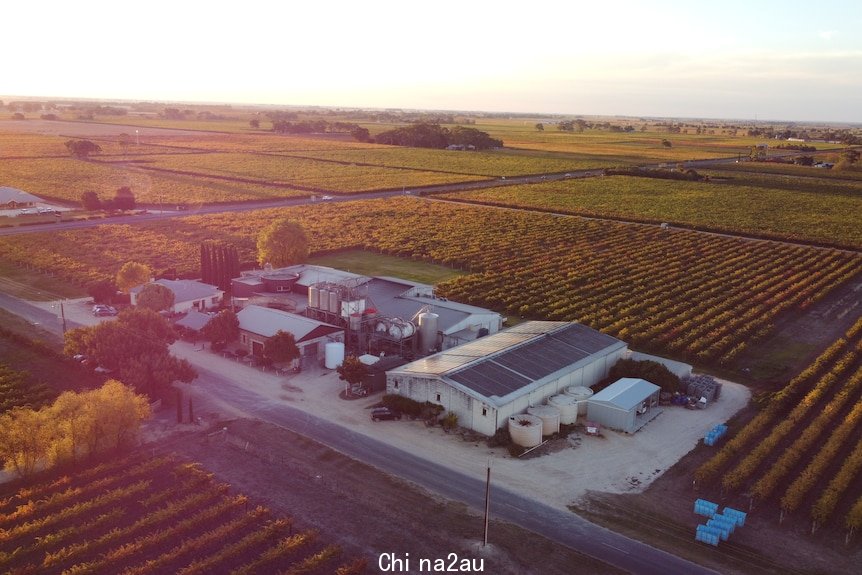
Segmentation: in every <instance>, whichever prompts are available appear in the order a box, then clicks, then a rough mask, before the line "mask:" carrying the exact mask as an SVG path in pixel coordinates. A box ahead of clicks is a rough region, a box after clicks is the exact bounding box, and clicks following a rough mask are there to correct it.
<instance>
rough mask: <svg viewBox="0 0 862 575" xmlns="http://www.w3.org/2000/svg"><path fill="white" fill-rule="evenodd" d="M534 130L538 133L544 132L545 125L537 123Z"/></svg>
mask: <svg viewBox="0 0 862 575" xmlns="http://www.w3.org/2000/svg"><path fill="white" fill-rule="evenodd" d="M536 129H537V130H538V131H540V132H544V131H545V125H544V124H543V123H541V122H539V123H538V124H536Z"/></svg>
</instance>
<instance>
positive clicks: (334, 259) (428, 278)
mask: <svg viewBox="0 0 862 575" xmlns="http://www.w3.org/2000/svg"><path fill="white" fill-rule="evenodd" d="M308 263H310V264H315V265H320V266H329V267H332V268H336V269H340V270H345V271H348V272H353V273H355V274H360V275H365V276H390V277H397V278H403V279H407V280H413V281H416V282H420V283H424V284H431V285H434V284H437V283H439V282H443V281H446V280H449V279H452V278H455V277H457V276H459V275H462V272H460V271H458V270H454V269H452V268H449V267H446V266H441V265H436V264H431V263H427V262H421V261H417V260H412V259H408V258H400V257H396V256H389V255H385V254H378V253H374V252H369V251H365V250H348V251H344V252H337V253H334V254H327V255H322V256H313V257H310V258H309V259H308Z"/></svg>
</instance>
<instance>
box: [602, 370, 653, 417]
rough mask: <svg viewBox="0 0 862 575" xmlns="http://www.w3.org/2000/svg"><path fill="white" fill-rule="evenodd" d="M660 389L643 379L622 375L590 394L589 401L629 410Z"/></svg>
mask: <svg viewBox="0 0 862 575" xmlns="http://www.w3.org/2000/svg"><path fill="white" fill-rule="evenodd" d="M660 390H661V388H660V387H659V386H657V385H656V384H654V383H650V382H648V381H647V380H645V379H638V378H634V377H623V378H622V379H618V380H617V381H615V382H614V383H612V384H610V385H609V386H607V387H606V388H604V389H603V390H601V391H600V392H598V393H597V394H595V395H594V396H592V397H591V398H590V399H589V401H590V402H592V403H602V404H604V405H610V406H612V407H616V408H618V409H624V410H625V411H629V410H631V409H634V408H635V407H637V406H638V405H640V404H641V403H642V402H643V401H644V400H645V399H647V398H648V397H649V396H651V395H652V394H654V393H655V392H657V391H660Z"/></svg>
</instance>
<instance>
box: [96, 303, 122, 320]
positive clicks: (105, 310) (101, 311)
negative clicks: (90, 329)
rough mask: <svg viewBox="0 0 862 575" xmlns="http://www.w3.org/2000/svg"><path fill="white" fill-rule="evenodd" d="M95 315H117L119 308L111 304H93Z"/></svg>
mask: <svg viewBox="0 0 862 575" xmlns="http://www.w3.org/2000/svg"><path fill="white" fill-rule="evenodd" d="M93 315H94V316H96V317H102V316H114V315H117V310H116V308H114V307H113V306H110V305H103V304H99V305H94V306H93Z"/></svg>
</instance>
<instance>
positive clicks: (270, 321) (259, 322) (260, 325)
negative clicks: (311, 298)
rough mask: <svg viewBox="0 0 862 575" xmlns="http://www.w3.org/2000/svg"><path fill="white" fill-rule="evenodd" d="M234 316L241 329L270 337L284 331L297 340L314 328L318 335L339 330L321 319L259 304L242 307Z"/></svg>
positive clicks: (339, 329)
mask: <svg viewBox="0 0 862 575" xmlns="http://www.w3.org/2000/svg"><path fill="white" fill-rule="evenodd" d="M236 317H237V318H238V319H239V328H240V329H241V330H245V331H249V332H251V333H254V334H257V335H260V336H263V337H272V336H274V335H275V334H276V333H277V332H279V331H284V332H287V333H292V334H293V337H294V338H295V339H296V341H297V342H298V341H301V340H302V339H303V338H305V337H307V336H308V335H309V334H311V332H313V331H315V330H318V331H319V333H320V335H326V334H327V333H334V332H336V331H341V328H340V327H337V326H334V325H330V324H328V323H324V322H322V321H316V320H313V319H310V318H307V317H305V316H301V315H297V314H295V313H290V312H286V311H282V310H280V309H272V308H268V307H262V306H259V305H249V306H246V307H244V308H243V309H242V310H241V311H240V312H239V313H237V314H236Z"/></svg>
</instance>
